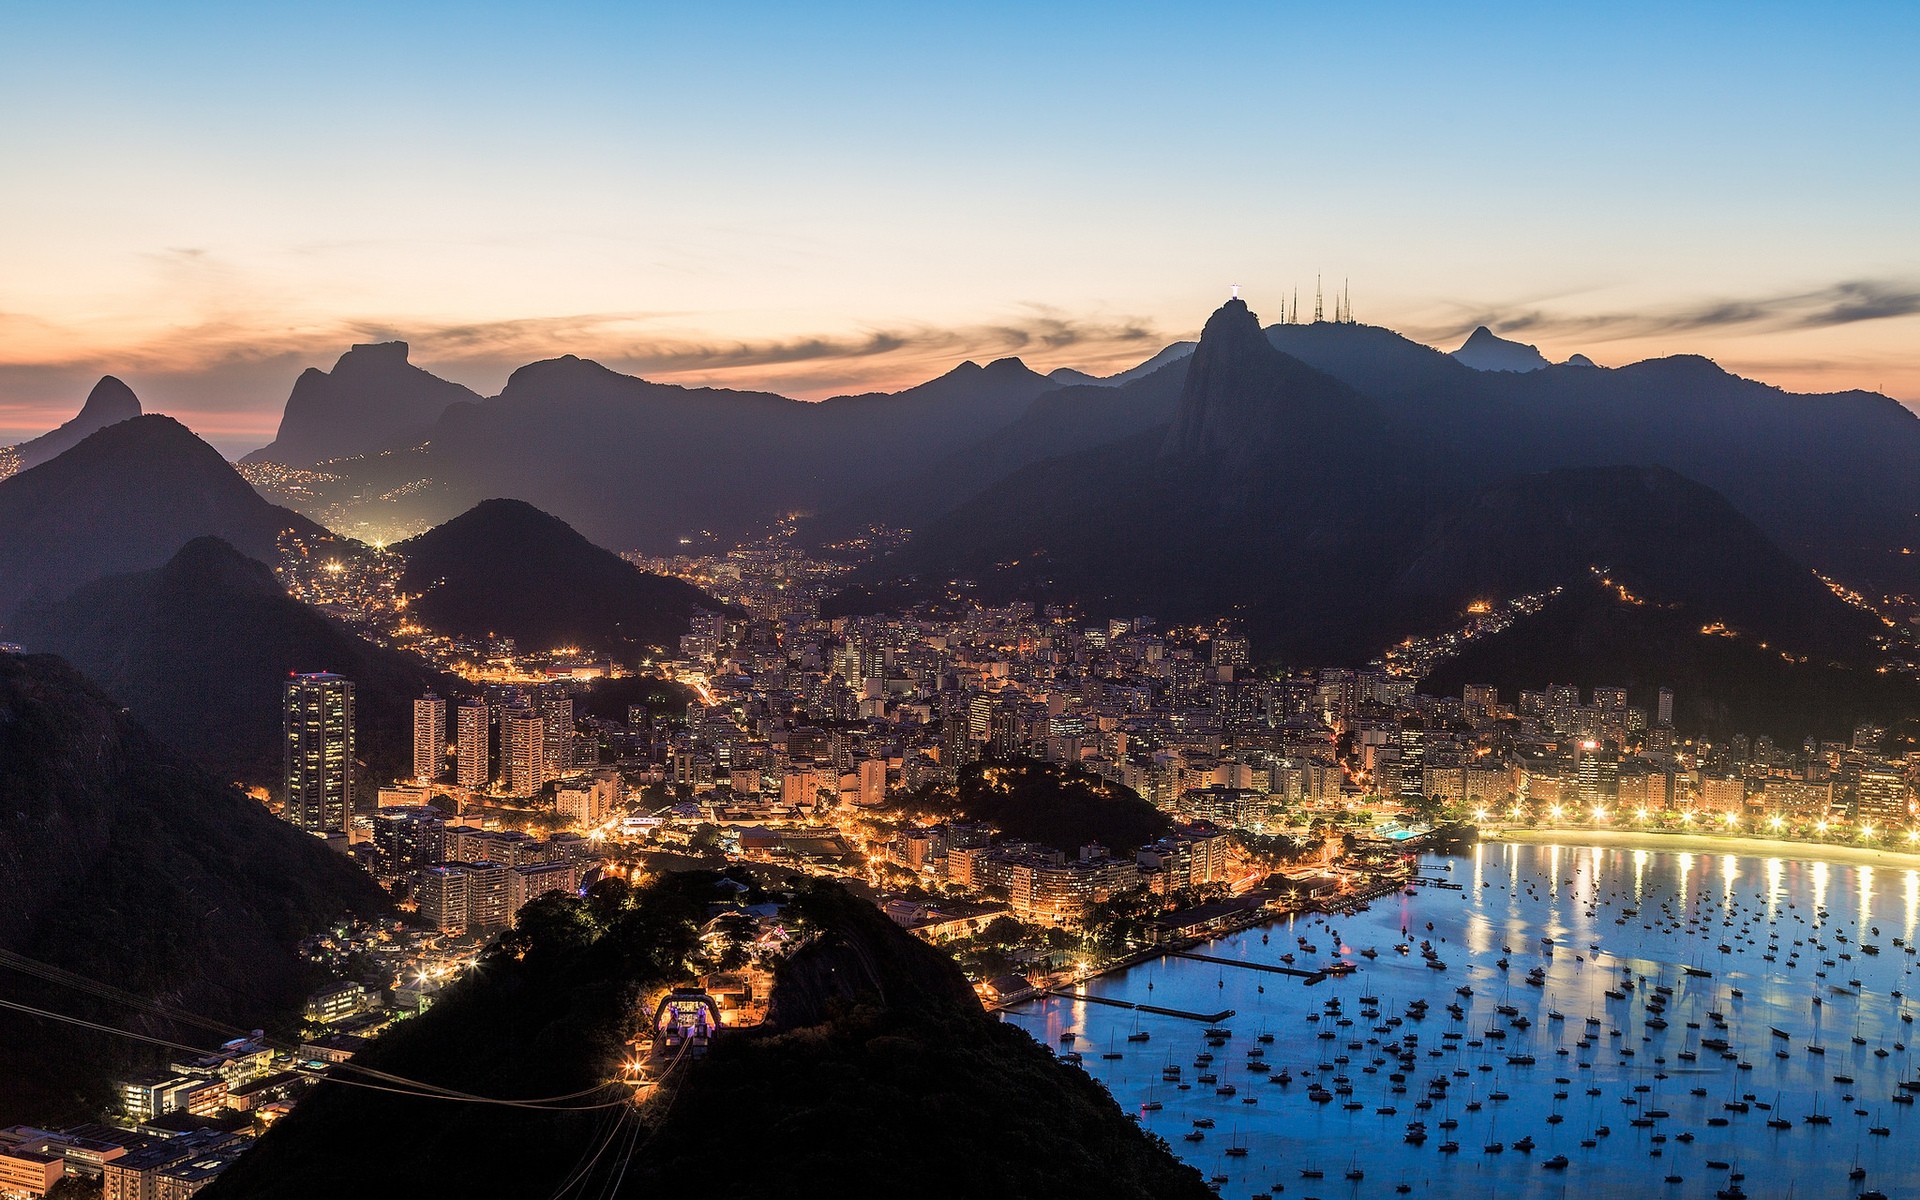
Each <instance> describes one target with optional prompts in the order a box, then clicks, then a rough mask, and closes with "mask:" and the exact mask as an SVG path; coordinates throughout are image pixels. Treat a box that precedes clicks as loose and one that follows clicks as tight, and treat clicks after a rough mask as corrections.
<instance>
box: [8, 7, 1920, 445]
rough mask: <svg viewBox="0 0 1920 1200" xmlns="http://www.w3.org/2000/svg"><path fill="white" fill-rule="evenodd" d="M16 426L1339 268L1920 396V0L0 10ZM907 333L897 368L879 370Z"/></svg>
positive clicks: (1390, 318)
mask: <svg viewBox="0 0 1920 1200" xmlns="http://www.w3.org/2000/svg"><path fill="white" fill-rule="evenodd" d="M0 16H3V17H4V23H3V24H0V29H4V30H5V35H4V37H0V161H4V162H5V163H7V164H8V165H7V168H6V170H5V171H3V172H0V209H3V210H4V211H5V212H6V213H7V214H8V220H7V221H6V222H4V223H0V262H5V263H7V264H9V265H8V268H7V269H6V270H5V271H0V439H5V438H6V437H7V435H8V433H9V431H12V432H16V433H26V432H32V431H34V430H35V429H37V428H44V427H45V425H46V424H49V423H51V419H53V418H54V417H56V416H57V415H58V414H59V413H60V411H61V410H70V409H71V408H72V407H73V406H74V405H75V404H76V403H77V402H78V398H79V395H80V394H82V393H83V392H84V388H85V385H86V383H87V382H89V381H90V377H91V376H93V375H97V374H98V373H100V372H102V371H109V370H111V371H115V372H116V373H119V374H122V375H123V376H125V377H126V378H127V379H128V380H129V381H130V382H132V383H133V384H134V385H135V387H136V388H137V389H138V390H140V391H141V392H142V394H143V396H146V397H147V398H148V399H149V401H150V403H151V404H153V405H155V406H158V407H163V408H166V409H168V410H169V411H176V412H178V413H180V414H181V415H183V417H185V418H186V419H187V420H188V421H189V423H190V424H193V425H194V426H195V427H196V428H197V429H201V430H202V431H203V432H205V433H206V434H207V435H208V436H210V437H212V438H213V439H214V440H215V441H216V442H217V443H219V444H221V445H223V446H224V447H228V448H244V447H245V446H247V445H250V444H257V443H258V442H260V441H264V440H265V439H266V437H267V436H270V434H271V428H272V425H273V422H274V420H275V419H276V417H277V413H278V408H279V405H280V404H281V403H282V402H283V401H284V399H285V395H286V391H287V389H288V387H289V386H290V385H291V382H292V379H293V377H294V375H295V374H296V373H297V371H298V369H299V368H300V367H302V366H306V365H327V364H329V363H330V362H331V360H332V359H333V358H334V357H337V355H338V353H339V352H340V351H341V350H342V349H344V347H345V346H346V345H347V344H348V343H350V342H352V341H354V340H366V339H368V338H372V337H387V336H402V337H406V338H407V339H408V340H410V341H412V342H413V343H414V346H415V353H414V357H415V360H416V361H419V362H422V363H424V364H426V365H428V366H430V367H433V368H434V369H436V370H440V371H442V372H444V373H446V374H449V375H452V376H454V377H456V378H460V379H462V380H463V381H464V382H468V383H470V384H472V385H474V386H476V387H480V388H481V389H482V390H492V389H493V388H496V387H497V386H498V385H499V382H500V381H501V379H503V378H504V375H505V372H506V371H507V370H509V369H511V367H512V366H514V365H516V364H518V363H520V362H524V361H527V360H529V359H533V358H539V357H546V356H550V355H553V354H559V353H565V352H576V353H581V354H586V355H590V356H593V357H598V358H601V359H603V360H605V361H608V362H610V363H613V364H614V365H617V366H621V367H622V368H623V369H630V370H635V371H638V372H640V373H644V374H648V375H650V376H653V377H657V378H671V379H683V380H688V381H692V380H700V381H704V382H717V383H730V384H737V385H742V386H746V385H756V386H771V387H776V388H782V389H785V390H788V391H790V392H793V393H796V394H804V395H823V394H827V393H829V392H832V391H836V390H842V389H844V388H864V387H870V386H890V385H893V384H899V383H906V382H911V381H913V380H916V379H919V378H924V377H926V376H928V375H931V374H935V373H937V372H938V371H940V370H943V369H945V367H947V366H950V365H951V364H952V363H954V362H957V361H959V360H960V359H961V358H966V357H975V358H983V357H993V356H997V355H999V354H1002V353H1010V352H1013V353H1020V354H1021V355H1023V356H1024V357H1027V358H1028V359H1029V361H1032V362H1034V363H1036V365H1040V366H1043V367H1051V366H1058V365H1069V364H1071V365H1085V366H1093V367H1110V366H1120V365H1125V364H1126V363H1128V362H1131V361H1134V360H1137V359H1139V358H1144V357H1146V356H1147V355H1148V354H1150V353H1151V352H1152V351H1153V350H1155V349H1157V348H1158V346H1159V345H1160V344H1162V343H1164V342H1165V341H1167V340H1171V339H1173V338H1176V337H1181V336H1187V335H1190V334H1191V333H1192V331H1193V330H1194V329H1196V328H1197V327H1198V325H1199V324H1200V322H1201V321H1202V320H1203V319H1204V317H1205V315H1206V313H1207V311H1208V310H1209V309H1210V308H1211V307H1212V306H1213V305H1214V304H1216V303H1217V302H1218V301H1219V299H1220V298H1222V297H1223V296H1224V294H1225V291H1226V288H1227V285H1228V284H1230V283H1234V282H1238V283H1240V284H1242V285H1243V288H1244V291H1245V294H1246V296H1247V297H1248V299H1249V301H1250V302H1251V303H1252V304H1253V305H1254V307H1255V309H1256V311H1260V312H1261V313H1262V315H1263V316H1265V317H1267V318H1268V319H1272V318H1274V317H1277V316H1278V311H1279V301H1280V300H1281V298H1282V297H1283V296H1290V295H1291V289H1292V288H1294V287H1295V286H1299V287H1301V288H1302V289H1303V290H1305V291H1308V292H1310V290H1311V288H1312V286H1313V280H1314V278H1315V276H1316V274H1320V275H1324V276H1325V277H1327V279H1328V280H1329V281H1330V284H1331V282H1332V281H1338V280H1340V279H1343V278H1344V279H1350V280H1351V281H1352V288H1353V292H1354V297H1355V305H1356V309H1357V311H1358V315H1359V316H1360V318H1361V319H1363V320H1368V321H1372V322H1376V323H1380V324H1386V325H1391V326H1393V327H1395V328H1398V329H1401V330H1403V331H1404V332H1407V333H1409V334H1410V335H1412V336H1416V337H1420V338H1422V339H1423V340H1428V341H1432V342H1435V343H1437V344H1444V345H1452V344H1455V343H1457V341H1458V340H1459V338H1460V337H1462V336H1464V333H1465V332H1466V330H1468V329H1470V328H1471V327H1472V325H1473V324H1475V323H1478V322H1480V321H1483V320H1484V321H1487V322H1488V323H1491V324H1493V325H1494V327H1495V328H1496V329H1499V330H1503V331H1505V332H1509V333H1511V334H1513V335H1515V336H1519V337H1522V338H1523V339H1524V340H1529V341H1534V342H1537V343H1538V344H1540V345H1541V347H1542V349H1543V350H1545V351H1546V352H1547V353H1548V354H1549V355H1550V356H1552V357H1556V358H1560V357H1565V356H1566V355H1567V354H1570V353H1572V352H1574V351H1584V352H1586V353H1588V354H1589V355H1591V356H1592V357H1594V358H1595V359H1597V360H1599V361H1601V362H1603V363H1620V362H1626V361H1632V360H1633V359H1637V358H1641V357H1647V356H1650V355H1654V354H1662V353H1673V352H1679V351H1683V350H1685V351H1698V352H1702V353H1708V354H1712V355H1713V356H1715V357H1716V358H1718V359H1720V360H1721V361H1722V362H1723V363H1725V364H1726V365H1728V366H1729V367H1732V368H1734V369H1737V370H1740V371H1742V372H1743V373H1746V374H1751V375H1754V376H1756V377H1759V378H1764V379H1768V380H1770V381H1773V382H1778V383H1781V384H1783V385H1785V386H1791V387H1795V388H1799V389H1804V390H1813V389H1827V388H1842V387H1853V386H1862V387H1880V388H1882V389H1883V390H1886V391H1888V392H1890V393H1892V394H1895V395H1899V396H1901V397H1902V398H1905V399H1908V400H1915V399H1920V363H1917V362H1916V361H1915V355H1914V353H1913V348H1914V347H1915V346H1920V316H1917V315H1915V314H1916V313H1920V218H1917V217H1916V213H1920V202H1917V201H1916V198H1917V197H1920V186H1917V185H1920V150H1917V149H1916V146H1920V139H1916V136H1915V130H1916V129H1920V73H1916V72H1915V70H1914V69H1913V63H1914V62H1915V61H1916V60H1917V59H1916V54H1917V52H1920V5H1915V4H1911V3H1906V4H1890V3H1887V4H1854V5H1847V4H1840V5H1821V6H1815V5H1812V4H1799V5H1776V4H1740V5H1733V4H1724V5H1723V4H1696V5H1681V6H1676V5H1660V6H1654V5H1620V4H1614V5H1607V6H1597V5H1579V6H1575V5H1474V6H1451V7H1450V6H1439V5H1413V4H1370V5H1369V4H1356V5H1345V6H1334V5H1274V4H1258V5H1256V4H1231V3H1227V4H1213V5H1208V6H1175V5H1171V4H1104V5H1091V4H1088V5H1082V4H1052V5H1046V6H1043V7H1039V8H1038V10H1037V11H1036V9H1035V7H1033V6H1016V5H991V4H973V5H966V6H959V5H937V4H928V5H901V4H885V5H881V4H873V5H858V4H825V5H813V6H797V5H763V4H705V5H677V6H671V7H668V6H657V5H648V4H623V5H579V4H575V5H566V4H549V5H539V6H536V5H531V4H493V5H485V4H481V5H451V4H444V5H443V4H415V5H409V6H395V7H393V8H389V7H385V6H371V5H355V4H336V5H330V6H325V7H319V6H300V7H295V6H280V5H238V4H234V5H213V4H166V5H157V4H150V5H134V4H59V5H55V4H36V5H18V4H15V5H9V6H7V7H5V8H4V9H0ZM876 347H887V348H888V349H887V350H886V351H885V352H884V353H877V352H875V348H876Z"/></svg>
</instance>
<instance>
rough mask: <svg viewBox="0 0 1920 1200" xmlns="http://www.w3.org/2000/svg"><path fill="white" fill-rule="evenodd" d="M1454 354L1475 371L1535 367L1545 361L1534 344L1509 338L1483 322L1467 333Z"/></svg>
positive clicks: (1534, 369)
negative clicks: (1496, 332) (1465, 338)
mask: <svg viewBox="0 0 1920 1200" xmlns="http://www.w3.org/2000/svg"><path fill="white" fill-rule="evenodd" d="M1453 356H1454V357H1455V358H1457V359H1459V360H1460V361H1461V362H1463V363H1465V364H1467V365H1468V366H1469V367H1472V368H1473V369H1474V370H1476V371H1537V370H1539V369H1540V368H1541V367H1544V366H1547V365H1548V363H1547V356H1546V355H1544V354H1542V353H1540V351H1539V350H1538V349H1537V348H1535V347H1533V346H1529V345H1528V344H1527V343H1525V342H1513V341H1508V340H1507V339H1506V338H1503V337H1500V336H1499V335H1497V334H1495V333H1494V332H1493V330H1491V329H1488V328H1487V327H1486V326H1485V325H1482V326H1480V327H1479V328H1477V329H1475V330H1474V331H1473V332H1472V333H1471V334H1468V335H1467V340H1466V341H1465V342H1463V343H1461V345H1460V348H1459V349H1458V350H1455V351H1454V352H1453Z"/></svg>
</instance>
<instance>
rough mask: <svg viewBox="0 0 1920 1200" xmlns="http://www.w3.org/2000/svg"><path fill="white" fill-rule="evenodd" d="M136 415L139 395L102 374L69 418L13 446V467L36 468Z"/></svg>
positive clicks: (20, 468) (138, 409) (22, 469)
mask: <svg viewBox="0 0 1920 1200" xmlns="http://www.w3.org/2000/svg"><path fill="white" fill-rule="evenodd" d="M139 415H140V398H139V397H138V396H135V395H134V394H133V389H132V388H130V387H128V386H127V385H126V384H124V383H122V382H120V381H119V380H118V379H115V378H114V377H113V376H111V375H102V376H101V377H100V382H99V383H96V384H94V385H93V390H92V391H91V392H88V393H87V402H86V403H85V404H82V405H81V406H80V411H79V412H78V413H76V414H75V415H74V418H73V419H72V420H71V421H68V422H67V423H66V424H64V425H62V426H60V428H58V429H56V430H54V431H53V432H51V433H43V434H41V435H40V436H39V437H37V438H34V439H33V440H32V441H28V442H22V443H20V444H19V445H18V446H15V447H14V448H13V450H14V456H15V458H16V460H17V463H16V467H15V469H16V470H18V471H24V470H26V469H28V468H29V467H37V466H39V465H40V464H41V463H43V462H46V461H47V460H48V459H51V458H57V457H59V456H60V455H62V454H65V453H66V452H67V451H68V450H71V449H73V447H75V446H77V445H79V444H80V442H81V440H82V439H83V438H85V437H86V436H87V435H88V434H90V433H94V432H96V431H98V430H101V429H105V428H106V427H107V426H109V425H117V424H119V423H120V422H122V421H131V420H132V419H133V418H135V417H137V416H139Z"/></svg>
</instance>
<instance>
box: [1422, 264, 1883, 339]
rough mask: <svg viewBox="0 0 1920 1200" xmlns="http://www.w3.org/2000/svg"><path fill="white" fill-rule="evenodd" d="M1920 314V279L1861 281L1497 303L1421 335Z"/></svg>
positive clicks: (1758, 325) (1827, 324)
mask: <svg viewBox="0 0 1920 1200" xmlns="http://www.w3.org/2000/svg"><path fill="white" fill-rule="evenodd" d="M1916 313H1920V281H1915V280H1898V279H1895V280H1887V279H1853V280H1843V281H1841V282H1839V283H1834V284H1829V285H1827V286H1826V287H1823V288H1817V289H1815V290H1812V291H1801V292H1783V293H1777V294H1774V295H1770V296H1760V297H1752V298H1746V299H1738V298H1735V299H1722V300H1713V301H1707V302H1703V303H1698V304H1693V305H1683V306H1678V307H1670V308H1665V309H1649V310H1645V311H1635V312H1602V313H1580V312H1565V311H1559V310H1555V309H1548V308H1540V307H1534V306H1493V307H1489V308H1482V309H1478V310H1473V311H1469V312H1465V313H1462V314H1461V315H1459V316H1458V317H1456V318H1453V319H1450V320H1448V321H1445V322H1438V323H1435V324H1433V325H1430V326H1427V327H1425V328H1422V329H1420V330H1419V331H1417V332H1416V334H1415V336H1418V337H1421V338H1422V339H1423V340H1427V341H1435V342H1445V341H1449V340H1452V339H1456V338H1460V337H1464V336H1465V335H1466V334H1468V333H1470V332H1472V330H1473V329H1474V327H1476V326H1479V325H1485V326H1486V327H1487V328H1489V329H1492V330H1494V331H1496V332H1498V333H1500V334H1502V335H1504V336H1516V335H1526V334H1532V335H1535V336H1542V337H1567V338H1573V337H1578V338H1584V339H1586V340H1588V341H1593V342H1607V341H1624V340H1627V339H1631V338H1643V337H1655V336H1659V335H1661V334H1673V333H1699V332H1713V331H1729V332H1734V333H1742V334H1747V333H1778V332H1782V331H1791V330H1801V329H1826V328H1831V327H1833V326H1837V325H1851V324H1854V323H1857V322H1861V321H1882V320H1887V319H1890V318H1895V317H1906V316H1913V315H1915V314H1916Z"/></svg>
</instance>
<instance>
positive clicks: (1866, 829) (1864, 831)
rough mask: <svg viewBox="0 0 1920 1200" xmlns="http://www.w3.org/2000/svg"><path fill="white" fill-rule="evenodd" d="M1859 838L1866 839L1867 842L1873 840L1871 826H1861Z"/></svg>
mask: <svg viewBox="0 0 1920 1200" xmlns="http://www.w3.org/2000/svg"><path fill="white" fill-rule="evenodd" d="M1860 836H1861V837H1863V838H1866V839H1867V840H1868V841H1872V840H1873V826H1871V825H1862V826H1861V827H1860Z"/></svg>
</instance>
